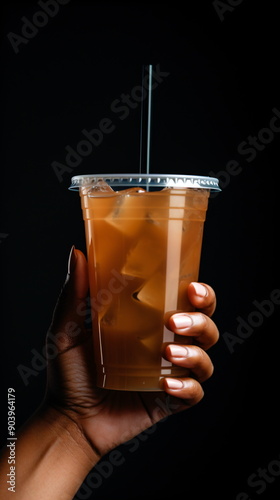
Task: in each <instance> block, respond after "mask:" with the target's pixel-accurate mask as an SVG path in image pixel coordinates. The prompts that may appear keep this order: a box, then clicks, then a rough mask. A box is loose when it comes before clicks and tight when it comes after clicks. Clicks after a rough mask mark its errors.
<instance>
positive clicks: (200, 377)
mask: <svg viewBox="0 0 280 500" xmlns="http://www.w3.org/2000/svg"><path fill="white" fill-rule="evenodd" d="M164 357H165V358H166V359H167V360H168V361H171V362H172V363H173V364H176V365H178V366H182V367H184V368H186V369H189V370H190V375H192V376H193V377H194V378H191V377H187V378H180V379H177V378H165V379H163V380H162V388H163V390H164V391H165V392H166V393H168V394H170V395H171V396H173V397H174V398H176V399H178V402H179V405H178V407H177V410H176V411H181V410H183V409H185V408H189V407H191V406H194V405H196V404H197V403H199V401H200V400H201V399H202V398H203V396H204V391H203V388H202V386H201V383H202V382H204V381H205V380H207V379H208V378H209V377H211V375H212V374H213V370H214V367H213V364H212V361H211V360H210V358H209V356H208V354H207V353H206V352H205V351H204V350H203V349H201V348H200V347H198V346H189V345H188V346H184V345H178V344H169V345H168V346H167V347H166V348H165V353H164Z"/></svg>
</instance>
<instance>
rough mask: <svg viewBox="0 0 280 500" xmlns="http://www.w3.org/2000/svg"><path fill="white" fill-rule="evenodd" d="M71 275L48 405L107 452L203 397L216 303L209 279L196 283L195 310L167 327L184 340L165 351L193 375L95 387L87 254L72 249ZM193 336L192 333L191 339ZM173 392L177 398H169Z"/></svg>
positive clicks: (54, 336)
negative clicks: (127, 387)
mask: <svg viewBox="0 0 280 500" xmlns="http://www.w3.org/2000/svg"><path fill="white" fill-rule="evenodd" d="M69 270H70V274H69V275H68V277H67V280H66V282H65V285H64V287H63V289H62V292H61V295H60V297H59V299H58V303H57V306H56V309H55V312H54V317H53V321H52V324H51V327H50V330H49V333H48V338H47V342H48V343H49V344H50V343H53V342H55V343H56V348H57V350H58V351H59V353H58V355H57V356H55V357H52V359H50V360H49V363H48V385H47V392H46V401H45V403H46V406H47V407H48V408H52V409H53V411H54V412H58V414H63V415H64V416H66V417H68V418H69V419H71V420H72V422H75V424H76V426H77V429H78V432H79V433H80V434H82V436H83V437H84V438H85V441H86V443H87V445H88V443H90V445H91V447H92V449H93V450H94V451H95V453H96V455H97V456H98V457H99V458H100V457H101V456H103V455H104V454H105V453H107V452H108V451H109V450H111V449H112V448H114V447H116V446H118V445H119V444H121V443H123V442H125V441H128V440H129V439H132V438H133V437H134V436H135V435H137V434H139V433H140V432H142V431H143V430H145V429H147V428H148V427H150V426H152V425H153V424H154V423H156V422H158V421H159V420H161V419H162V418H164V417H166V416H167V415H170V414H172V413H175V412H178V411H182V410H185V409H187V408H189V407H191V406H193V405H195V404H196V403H198V402H199V401H200V400H201V398H202V397H203V389H202V385H201V383H202V382H204V381H205V380H207V379H208V378H209V377H210V376H211V374H212V372H213V365H212V362H211V360H210V358H209V356H208V354H207V353H206V350H207V349H209V347H211V346H212V345H213V344H214V343H215V342H216V341H217V339H218V330H217V327H216V325H215V324H214V322H213V321H212V320H211V319H210V317H211V315H212V314H213V312H214V310H215V307H216V298H215V293H214V291H213V290H212V288H211V287H210V286H208V285H204V284H198V283H192V284H190V285H189V287H188V289H187V290H186V293H187V294H188V298H189V301H190V303H191V304H192V306H193V307H194V308H196V309H197V311H196V312H191V313H182V312H176V313H174V314H171V315H169V316H168V317H167V318H166V326H167V327H168V328H169V329H170V330H172V331H173V332H174V333H176V334H179V335H181V336H182V344H180V345H174V344H173V345H172V344H170V345H167V346H166V347H165V351H164V353H163V355H164V357H166V359H168V360H169V361H171V362H172V363H174V364H176V365H178V366H183V367H185V368H188V369H189V370H190V376H189V377H186V378H181V379H173V378H165V379H163V380H162V388H163V389H164V392H157V393H153V392H146V393H145V392H126V391H112V390H107V389H100V388H98V387H97V386H96V382H95V372H94V356H93V347H92V338H91V335H90V334H89V333H88V332H87V331H86V330H85V328H84V316H82V315H81V311H82V310H85V308H86V306H85V301H86V297H87V293H88V274H87V262H86V259H85V256H84V254H83V253H82V252H80V251H79V250H76V249H73V250H72V253H71V255H70V259H69ZM188 337H192V339H193V340H192V345H189V342H188ZM170 397H171V398H170Z"/></svg>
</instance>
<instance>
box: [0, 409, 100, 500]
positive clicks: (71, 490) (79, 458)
mask: <svg viewBox="0 0 280 500" xmlns="http://www.w3.org/2000/svg"><path fill="white" fill-rule="evenodd" d="M8 450H9V448H6V449H4V450H3V453H2V455H1V463H0V477H1V482H0V498H1V499H3V500H6V499H7V500H9V499H12V498H14V499H16V500H39V499H40V500H49V499H50V498H51V499H52V500H72V498H73V497H74V495H75V493H76V491H77V490H78V488H79V486H80V485H81V484H82V482H83V480H84V478H85V477H86V475H87V474H88V472H89V471H90V470H91V469H92V467H94V465H95V464H96V463H97V461H98V459H99V457H98V456H97V455H96V454H95V453H94V451H93V450H92V448H91V446H90V444H89V443H88V442H87V441H86V439H85V437H84V436H83V435H82V433H81V432H80V431H79V429H78V428H77V426H76V424H75V423H74V422H72V421H71V420H70V419H69V418H68V417H66V416H63V415H61V414H60V413H58V412H56V410H53V409H49V408H47V409H42V410H40V411H38V412H37V413H36V414H35V415H34V416H33V417H32V418H31V419H30V420H29V422H28V423H27V424H26V425H25V426H24V428H23V429H22V430H21V431H20V432H19V434H18V439H17V441H16V454H15V465H14V466H15V488H14V489H15V493H14V492H13V491H12V490H10V491H9V490H8V487H9V486H10V484H9V483H7V481H8V480H9V476H7V474H8V473H9V472H10V465H9V464H8V457H9V451H8Z"/></svg>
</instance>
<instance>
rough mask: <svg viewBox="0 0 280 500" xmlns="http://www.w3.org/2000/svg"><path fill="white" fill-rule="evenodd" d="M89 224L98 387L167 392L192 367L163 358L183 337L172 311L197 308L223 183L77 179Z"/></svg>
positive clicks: (174, 178) (184, 178)
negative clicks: (165, 386) (166, 382)
mask: <svg viewBox="0 0 280 500" xmlns="http://www.w3.org/2000/svg"><path fill="white" fill-rule="evenodd" d="M69 189H72V190H79V192H80V196H81V204H82V210H83V218H84V222H85V233H86V243H87V256H88V268H89V282H90V297H91V313H92V327H93V342H94V355H95V366H96V371H97V385H98V386H99V387H103V388H107V389H116V390H128V391H160V390H161V385H160V380H161V379H162V378H163V377H167V376H168V377H184V376H187V375H188V370H186V369H184V368H181V367H178V366H175V365H172V364H171V363H170V362H169V361H167V360H166V359H164V358H163V357H162V352H163V348H164V346H165V345H166V344H170V343H181V342H182V338H181V337H180V336H177V335H176V334H174V333H173V332H171V331H170V330H169V329H168V328H167V327H166V326H165V318H166V317H167V315H168V313H169V312H170V311H177V310H180V311H191V310H192V307H191V305H190V303H189V301H188V298H187V294H186V289H187V286H188V284H189V283H190V282H192V281H197V279H198V274H199V264H200V255H201V245H202V236H203V226H204V221H205V216H206V211H207V208H208V198H209V194H210V191H211V190H213V191H220V188H219V186H218V180H217V179H215V178H212V177H200V176H190V175H160V174H156V175H150V174H149V175H148V174H142V175H141V174H117V175H116V174H100V175H99V174H96V175H79V176H75V177H73V178H72V184H71V186H70V188H69Z"/></svg>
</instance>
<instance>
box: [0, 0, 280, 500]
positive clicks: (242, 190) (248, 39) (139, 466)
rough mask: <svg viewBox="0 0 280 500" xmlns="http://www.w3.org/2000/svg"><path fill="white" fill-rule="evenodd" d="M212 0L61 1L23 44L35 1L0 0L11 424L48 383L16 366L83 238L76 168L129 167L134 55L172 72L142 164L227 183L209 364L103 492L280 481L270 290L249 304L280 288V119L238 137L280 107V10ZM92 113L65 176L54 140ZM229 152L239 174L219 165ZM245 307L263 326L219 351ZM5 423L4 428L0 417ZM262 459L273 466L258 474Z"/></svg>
mask: <svg viewBox="0 0 280 500" xmlns="http://www.w3.org/2000/svg"><path fill="white" fill-rule="evenodd" d="M216 5H217V2H216ZM219 5H220V15H219V14H218V12H217V9H218V7H216V8H215V2H212V1H204V2H202V1H197V2H189V3H186V6H185V8H184V9H183V5H182V4H179V3H178V2H172V3H159V4H157V3H140V2H136V3H135V2H129V3H126V2H117V3H113V2H90V1H88V2H86V1H77V0H76V1H75V0H71V1H70V2H69V3H68V4H67V5H64V6H62V5H61V6H60V9H59V12H58V14H57V15H56V16H54V17H53V18H50V19H49V20H48V22H47V24H46V25H45V26H44V27H41V28H39V29H38V33H37V34H36V35H35V36H34V37H33V38H30V39H29V41H28V43H27V44H23V43H21V44H20V45H19V47H18V53H17V54H16V53H15V51H14V49H13V47H12V45H11V42H10V41H9V39H8V37H7V35H8V34H9V33H10V32H14V33H16V34H19V35H20V34H21V29H22V25H23V21H22V20H21V18H22V17H23V16H25V17H26V18H28V19H29V20H32V17H33V16H34V14H35V13H36V12H37V11H39V10H41V8H40V7H39V5H38V3H37V2H35V1H34V2H33V1H32V2H31V1H30V2H26V1H23V2H16V1H10V2H8V1H6V2H2V4H1V10H2V16H1V19H2V20H1V69H2V76H1V124H2V133H1V136H2V147H1V182H0V185H1V202H2V217H1V225H0V233H1V240H0V252H1V260H2V274H1V284H2V298H1V305H2V307H3V310H2V318H1V358H2V360H1V369H2V381H3V395H2V398H1V416H3V417H5V414H6V396H5V394H6V390H7V387H14V388H15V389H16V393H17V426H18V427H19V426H20V425H21V424H22V423H23V422H24V421H25V420H26V418H27V417H28V416H29V415H30V414H31V413H32V412H33V411H34V410H35V409H36V407H37V406H38V404H39V403H40V402H41V400H42V397H43V394H44V385H45V376H46V370H45V369H42V370H40V371H38V373H37V375H36V376H30V378H29V379H28V383H27V385H25V384H24V382H23V380H22V377H21V376H20V374H19V372H18V369H17V367H18V366H19V365H25V366H26V367H32V364H31V363H32V357H33V353H34V351H33V353H32V349H33V350H34V349H35V350H36V352H39V353H42V349H43V346H44V336H45V333H46V331H47V328H48V325H49V322H50V318H51V314H52V310H53V307H54V304H55V302H56V298H57V295H58V293H59V291H60V288H61V285H62V283H63V281H64V278H65V275H66V271H67V258H68V253H69V251H70V248H71V245H72V244H75V246H76V247H77V248H80V249H82V250H85V244H84V233H83V224H82V217H81V210H80V200H79V196H78V195H77V194H76V193H71V192H69V191H68V189H67V188H68V186H69V184H70V178H71V175H76V174H82V173H92V172H110V171H111V172H130V171H137V170H138V168H139V124H140V106H138V107H137V108H136V109H132V110H130V113H129V116H128V117H127V118H126V119H124V120H120V115H118V114H116V113H114V112H113V111H112V109H111V104H112V102H113V101H114V100H116V99H119V98H120V96H121V94H123V93H125V94H130V93H131V91H132V90H133V89H134V87H135V86H137V85H140V83H141V71H142V65H143V64H154V65H157V64H159V65H160V70H161V71H165V72H169V73H170V74H169V76H168V77H166V78H164V79H163V82H162V83H161V84H160V85H159V86H158V88H157V89H156V90H155V91H154V93H153V130H152V152H151V171H152V172H154V173H157V172H166V173H167V172H169V173H192V174H197V175H209V174H210V175H214V174H216V175H218V176H219V177H220V180H221V185H222V187H223V191H222V193H220V194H219V195H218V196H214V197H213V198H212V199H211V200H210V204H209V210H208V214H207V222H206V225H205V237H204V247H203V254H202V263H201V275H200V279H201V280H202V281H205V282H206V283H209V284H211V285H212V286H213V287H214V289H215V291H216V293H217V297H218V306H217V310H216V313H215V316H214V319H215V321H216V323H217V325H218V327H219V330H220V334H221V338H220V341H219V342H218V344H217V345H216V346H214V347H213V348H211V350H210V351H209V354H211V357H212V359H213V362H214V364H215V373H214V375H213V377H212V378H211V379H210V380H209V381H207V382H206V383H205V384H204V389H205V397H204V400H203V401H202V402H201V403H200V404H199V405H197V406H196V407H195V408H193V409H191V410H189V411H188V412H185V413H182V414H179V415H176V416H173V417H171V418H170V419H169V420H167V421H165V422H163V423H161V424H158V425H157V427H156V429H155V432H154V433H153V434H151V435H150V436H149V437H148V438H147V439H146V440H145V441H141V440H139V439H138V441H137V442H138V444H139V446H138V448H137V450H136V451H131V449H130V447H128V446H125V445H124V446H122V447H120V448H119V450H120V452H121V453H122V456H123V457H124V463H123V464H122V465H120V466H118V467H114V470H113V472H112V474H110V477H108V478H102V477H101V476H100V475H99V477H101V482H102V484H101V485H100V487H98V488H94V489H93V493H92V496H90V497H89V498H95V499H96V500H101V499H108V498H110V499H111V498H116V499H122V500H126V499H127V500H128V499H130V500H133V499H137V498H143V497H146V498H150V497H151V498H154V497H156V498H163V499H165V498H170V494H171V493H172V494H173V495H174V497H175V495H179V494H180V495H181V496H182V498H189V499H191V500H195V499H200V498H208V497H211V498H212V497H213V498H219V499H220V498H221V499H224V500H243V498H242V495H240V496H239V494H240V493H241V492H246V493H247V494H248V498H250V499H255V498H272V499H276V498H278V497H279V491H280V439H279V409H278V407H277V404H278V399H279V388H278V387H279V385H278V384H279V382H278V380H279V376H278V364H279V361H278V360H279V354H278V349H277V347H278V346H279V341H278V337H279V326H278V322H277V317H278V318H279V310H280V306H279V305H275V307H274V312H273V313H271V314H269V315H268V317H265V316H264V315H263V314H259V316H258V317H257V316H256V315H255V316H253V315H252V314H251V313H252V312H253V311H254V310H256V306H255V305H254V304H253V302H254V301H258V302H262V301H263V300H268V299H270V296H271V293H272V292H273V290H275V289H280V282H279V276H278V269H277V268H278V241H276V236H277V234H278V232H279V231H278V227H279V223H278V217H277V215H278V197H279V195H278V192H279V187H278V183H277V179H278V178H279V174H278V170H279V137H280V133H279V132H278V133H276V132H275V133H274V136H272V134H271V135H270V136H268V135H265V132H264V135H263V136H262V137H264V140H265V139H266V138H267V137H269V139H270V142H269V143H267V144H265V147H264V148H263V149H262V150H257V151H256V154H255V157H254V159H253V160H252V161H248V159H249V154H248V153H247V154H245V153H244V150H243V153H242V152H240V150H238V147H239V146H240V144H241V143H242V142H243V141H246V142H247V141H248V136H250V135H251V136H258V134H259V133H260V131H261V129H263V128H266V127H269V124H270V120H271V118H272V117H273V116H274V111H273V109H275V108H276V109H278V110H279V115H280V99H279V83H280V79H279V20H278V15H277V10H276V7H275V5H276V4H275V3H274V2H272V1H267V2H265V3H264V2H253V0H243V2H242V1H240V2H236V1H235V2H234V1H231V2H230V1H228V3H227V2H226V1H224V2H219ZM222 5H224V7H225V6H226V5H228V7H229V8H228V9H227V10H226V11H224V12H223V13H222ZM230 5H231V6H230ZM103 118H110V119H111V120H112V122H113V124H114V125H115V130H114V131H113V132H112V133H111V134H108V135H106V136H104V138H103V141H102V143H101V144H100V145H99V146H98V147H95V148H94V150H93V152H92V154H91V155H88V156H87V157H84V158H83V160H82V162H81V163H80V165H79V166H78V167H76V168H75V169H73V171H72V172H71V173H69V172H66V173H64V175H63V179H62V181H60V180H59V179H58V177H57V176H56V174H55V172H54V170H53V168H52V166H51V164H52V162H54V161H58V162H61V163H64V164H65V161H64V160H65V155H66V150H65V147H66V146H67V145H69V146H71V147H73V148H74V149H75V148H76V146H77V144H78V143H79V141H80V140H81V139H83V138H84V137H83V136H82V130H83V129H87V130H91V129H93V128H97V127H98V124H99V122H100V120H102V119H103ZM279 124H280V118H278V120H277V122H275V125H277V126H278V127H279ZM261 134H262V132H261ZM259 144H260V142H259ZM231 160H235V161H236V165H238V166H239V173H238V174H237V175H234V176H233V175H228V176H227V177H225V169H226V165H227V164H228V162H229V161H231ZM238 318H242V319H243V321H246V322H248V320H250V321H251V322H252V321H255V323H256V325H255V326H254V327H252V329H251V331H250V334H248V335H247V338H246V339H245V338H243V339H242V340H243V342H240V343H236V344H235V345H234V346H233V351H234V352H230V349H229V348H228V346H227V344H226V342H225V334H226V332H227V333H231V334H233V335H237V328H238V324H239V321H240V319H238ZM1 429H2V430H3V432H2V433H1V442H3V443H4V442H5V437H6V431H5V429H6V423H5V418H4V420H3V425H2V426H1ZM106 459H107V458H106V457H105V459H104V460H106ZM277 460H278V465H277V463H276V462H275V461H277ZM273 467H274V469H273ZM260 468H261V469H267V470H270V473H268V476H266V477H269V480H268V479H262V483H260V482H259V483H257V476H258V475H259V474H260V472H259V470H260ZM271 471H272V472H271ZM273 471H274V475H273ZM61 473H63V471H61ZM252 474H256V476H255V483H254V485H251V486H250V485H249V484H248V482H247V481H248V478H249V477H250V476H251V475H252ZM261 484H262V486H261ZM261 489H262V490H263V491H262V492H261ZM277 491H278V493H277ZM258 492H259V494H258ZM260 492H261V493H260ZM81 498H83V497H82V496H81ZM84 498H86V497H84ZM245 498H246V496H244V499H245Z"/></svg>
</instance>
